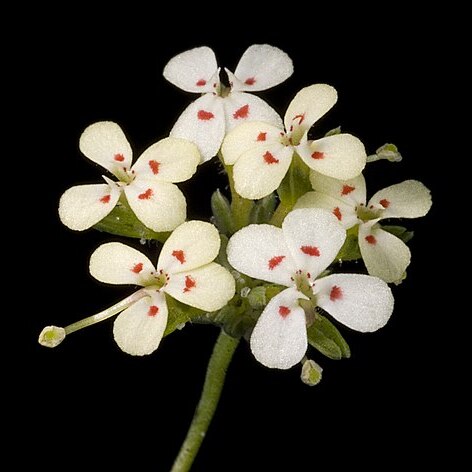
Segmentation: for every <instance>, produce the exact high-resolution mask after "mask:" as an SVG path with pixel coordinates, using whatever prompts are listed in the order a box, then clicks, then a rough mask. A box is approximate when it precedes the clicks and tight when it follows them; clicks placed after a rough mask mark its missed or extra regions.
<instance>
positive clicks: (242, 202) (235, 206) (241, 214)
mask: <svg viewBox="0 0 472 472" xmlns="http://www.w3.org/2000/svg"><path fill="white" fill-rule="evenodd" d="M225 169H226V173H227V174H228V181H229V188H230V190H231V213H232V214H233V222H234V226H235V227H234V230H235V231H238V230H239V229H241V228H244V227H245V226H247V225H248V224H249V217H250V215H251V210H252V207H253V205H254V202H253V201H252V200H248V199H247V198H243V197H241V195H239V193H238V192H236V190H235V188H234V179H233V166H227V165H225Z"/></svg>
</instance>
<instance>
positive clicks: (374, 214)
mask: <svg viewBox="0 0 472 472" xmlns="http://www.w3.org/2000/svg"><path fill="white" fill-rule="evenodd" d="M356 212H357V217H358V218H359V219H360V220H361V221H363V222H364V223H365V222H367V221H370V220H376V219H377V218H380V216H381V214H382V213H383V210H382V209H380V208H374V207H373V206H370V207H369V208H367V207H366V206H365V205H364V204H362V203H361V204H360V205H358V206H357V207H356Z"/></svg>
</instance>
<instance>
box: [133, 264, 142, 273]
mask: <svg viewBox="0 0 472 472" xmlns="http://www.w3.org/2000/svg"><path fill="white" fill-rule="evenodd" d="M142 270H143V263H142V262H138V263H137V264H134V266H133V268H132V269H131V272H134V273H135V274H139V273H140V272H141V271H142Z"/></svg>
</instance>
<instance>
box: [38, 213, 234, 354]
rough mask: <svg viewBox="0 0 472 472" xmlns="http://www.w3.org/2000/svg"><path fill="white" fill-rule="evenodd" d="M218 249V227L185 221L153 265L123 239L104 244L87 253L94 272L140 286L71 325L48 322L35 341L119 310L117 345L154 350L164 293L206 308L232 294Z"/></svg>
mask: <svg viewBox="0 0 472 472" xmlns="http://www.w3.org/2000/svg"><path fill="white" fill-rule="evenodd" d="M219 249H220V237H219V234H218V231H217V229H216V228H215V227H214V226H213V225H211V224H210V223H205V222H202V221H189V222H187V223H183V224H182V225H180V226H179V227H178V228H177V229H176V230H175V231H174V232H173V233H172V234H171V236H170V237H169V238H168V239H167V241H166V242H165V243H164V246H163V247H162V251H161V254H160V256H159V260H158V262H157V268H155V267H154V266H153V264H152V263H151V261H150V260H149V259H148V258H147V257H146V256H145V255H144V254H142V253H141V252H139V251H137V250H136V249H133V248H131V247H129V246H126V245H124V244H121V243H107V244H103V245H102V246H100V247H98V248H97V249H96V250H95V252H94V253H93V254H92V256H91V258H90V273H91V274H92V276H93V277H95V278H96V279H97V280H99V281H101V282H105V283H109V284H132V285H139V286H141V287H143V288H142V289H141V290H139V291H137V292H135V293H134V294H133V295H131V296H130V297H128V298H126V299H125V300H123V301H122V302H120V303H118V304H116V305H114V306H113V307H111V308H109V309H108V310H105V311H104V312H102V313H99V314H98V315H95V316H93V317H91V318H88V319H86V320H83V321H82V322H78V323H75V324H74V325H70V327H66V328H64V329H62V328H57V327H55V326H48V327H47V328H45V329H44V330H43V332H42V333H41V335H40V338H39V342H40V343H41V344H42V345H44V346H47V347H55V346H57V345H58V344H59V343H60V342H61V341H62V340H63V339H64V337H65V335H66V334H68V333H70V332H73V331H76V330H77V329H81V328H83V327H85V326H88V325H90V324H93V323H96V322H98V321H102V320H104V319H106V318H109V317H110V316H113V315H116V314H117V313H120V312H121V314H120V315H119V316H118V317H117V318H116V320H115V323H114V328H113V334H114V337H115V341H116V342H117V344H118V346H119V347H120V348H121V349H122V350H123V351H125V352H127V353H128V354H132V355H139V356H142V355H145V354H150V353H152V352H153V351H155V350H156V349H157V347H158V346H159V343H160V341H161V339H162V336H163V334H164V331H165V328H166V325H167V303H166V296H165V294H167V295H170V296H171V297H173V298H175V299H177V300H179V301H181V302H182V303H185V304H186V305H190V306H193V307H196V308H199V309H201V310H205V311H215V310H218V309H219V308H221V307H223V306H224V305H225V304H226V303H227V302H228V301H229V300H230V299H231V298H232V297H233V295H234V293H235V282H234V279H233V277H232V275H231V274H230V273H229V272H228V270H226V269H225V268H224V267H222V266H220V265H219V264H216V263H214V262H213V260H214V259H215V257H216V256H217V255H218V251H219ZM77 326H78V327H77Z"/></svg>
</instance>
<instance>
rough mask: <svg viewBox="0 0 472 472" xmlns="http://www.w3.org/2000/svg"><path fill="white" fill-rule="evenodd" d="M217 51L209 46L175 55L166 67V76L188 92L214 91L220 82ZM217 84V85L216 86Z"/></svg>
mask: <svg viewBox="0 0 472 472" xmlns="http://www.w3.org/2000/svg"><path fill="white" fill-rule="evenodd" d="M217 71H218V64H217V63H216V57H215V53H214V52H213V51H212V50H211V49H210V48H209V47H207V46H202V47H198V48H194V49H190V50H188V51H185V52H183V53H181V54H178V55H177V56H175V57H173V58H172V59H171V60H170V61H169V62H168V63H167V65H166V66H165V68H164V73H163V74H164V77H165V78H166V79H167V80H168V81H169V82H170V83H171V84H174V85H175V86H176V87H179V88H180V89H182V90H185V91H186V92H194V93H206V92H213V91H214V90H215V88H216V86H217V85H218V84H219V79H218V74H217ZM215 84H216V86H215Z"/></svg>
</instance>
